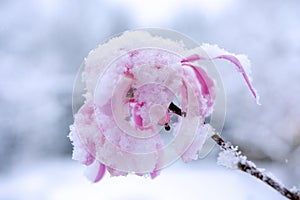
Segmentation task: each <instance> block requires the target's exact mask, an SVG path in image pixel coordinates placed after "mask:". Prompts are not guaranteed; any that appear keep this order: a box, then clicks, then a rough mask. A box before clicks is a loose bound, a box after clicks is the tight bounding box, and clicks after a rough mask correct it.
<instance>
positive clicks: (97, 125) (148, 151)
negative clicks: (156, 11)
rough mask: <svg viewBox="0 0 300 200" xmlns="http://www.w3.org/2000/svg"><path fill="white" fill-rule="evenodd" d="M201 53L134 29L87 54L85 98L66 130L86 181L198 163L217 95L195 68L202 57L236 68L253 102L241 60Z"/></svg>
mask: <svg viewBox="0 0 300 200" xmlns="http://www.w3.org/2000/svg"><path fill="white" fill-rule="evenodd" d="M201 48H202V50H204V51H191V50H187V49H186V47H185V46H184V45H183V44H182V43H180V42H176V41H172V40H169V39H164V38H162V37H158V36H153V35H151V34H149V33H148V32H146V31H132V32H125V33H124V34H123V35H121V36H120V37H118V38H113V39H111V40H110V41H109V42H108V43H106V44H103V45H102V46H99V47H98V48H97V49H95V50H94V51H92V52H91V53H90V54H89V56H88V57H87V59H86V60H85V63H84V70H83V73H82V75H83V81H84V83H85V85H86V91H85V94H84V97H85V99H86V100H85V102H84V104H83V105H82V106H81V108H80V109H79V110H78V112H77V113H76V114H75V115H74V124H73V125H72V126H71V132H70V139H71V141H72V142H73V146H74V150H73V159H75V160H78V161H80V162H81V163H82V164H84V165H86V166H87V168H86V176H87V177H88V179H89V180H91V181H92V182H97V181H99V180H101V178H102V177H103V176H104V173H105V171H108V172H109V173H110V174H111V175H112V176H126V175H127V174H128V173H135V174H136V175H148V174H149V175H150V176H151V177H152V178H155V177H156V176H157V175H158V174H159V172H160V170H161V169H162V168H164V167H166V166H167V165H169V164H171V163H172V162H174V161H176V160H177V159H178V158H179V157H181V158H182V160H183V161H184V162H190V161H191V160H195V159H197V158H198V153H199V152H200V151H201V149H202V147H203V145H204V143H205V141H206V139H207V137H208V136H209V135H210V134H211V133H212V132H213V131H214V130H213V127H211V125H210V124H208V123H204V122H205V118H207V117H210V116H211V115H212V113H213V111H214V103H215V99H216V95H218V94H216V89H215V84H216V82H215V80H214V78H215V77H211V76H210V75H209V73H207V71H206V69H205V66H201V67H200V66H199V65H198V64H199V63H200V61H202V60H206V61H210V62H211V60H212V59H226V60H229V61H230V62H232V63H233V64H235V65H236V67H237V69H238V71H239V72H241V73H242V75H243V77H244V79H245V82H246V83H247V85H248V87H249V89H250V91H251V93H252V94H253V96H254V97H255V98H256V99H257V98H258V97H257V93H256V91H255V90H254V88H253V87H252V85H251V80H250V78H249V76H248V74H247V72H246V70H245V69H244V66H243V62H244V61H246V62H248V61H247V59H245V58H241V57H240V56H235V55H233V54H230V53H228V52H226V51H224V50H221V49H219V48H218V47H217V46H210V45H203V46H202V47H201ZM191 52H193V53H191ZM195 52H196V53H195ZM186 55H188V56H186ZM75 89H76V88H75Z"/></svg>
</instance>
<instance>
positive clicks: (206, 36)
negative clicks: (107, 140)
mask: <svg viewBox="0 0 300 200" xmlns="http://www.w3.org/2000/svg"><path fill="white" fill-rule="evenodd" d="M299 10H300V1H297V0H290V1H282V0H273V1H271V0H265V1H259V0H251V1H250V0H241V1H237V0H184V1H178V0H177V1H176V0H164V1H155V0H143V1H141V0H102V1H101V0H98V1H96V0H91V1H79V0H73V1H71V0H66V1H60V0H40V1H38V0H27V1H21V0H12V1H8V0H1V1H0V60H1V61H0V76H1V79H0V102H1V104H0V111H1V112H0V200H19V199H30V200H31V199H32V200H35V199H49V200H56V199H59V200H61V199H71V198H72V199H105V200H106V199H112V200H116V199H146V200H148V199H183V198H185V197H186V196H187V195H188V199H201V198H203V199H239V200H244V199H275V200H276V199H284V198H283V197H281V196H280V195H278V194H277V193H276V192H274V191H273V190H271V189H269V187H268V186H265V185H264V184H262V183H260V182H259V181H257V180H254V179H253V178H251V177H249V176H248V175H245V174H242V173H241V172H237V171H230V170H226V169H223V168H222V167H219V166H216V152H217V147H216V148H215V150H214V151H213V152H212V153H211V154H210V155H209V156H208V157H207V158H205V159H204V160H200V161H197V162H193V163H190V164H182V163H181V162H180V161H179V162H177V163H176V164H175V165H173V166H171V167H169V168H167V169H166V170H164V171H163V172H162V175H161V176H160V177H158V178H157V179H155V180H150V179H144V178H140V177H135V176H130V177H128V178H110V177H109V176H107V177H105V178H104V179H103V180H102V182H100V183H98V184H95V185H91V184H90V183H88V181H87V180H85V177H83V175H82V171H83V168H82V166H80V165H79V164H78V163H76V162H74V161H72V160H71V159H70V158H71V150H72V149H71V145H70V142H69V140H68V138H67V135H68V131H69V127H68V126H69V124H71V123H72V121H73V119H72V111H71V95H72V86H73V80H74V78H75V75H76V72H77V70H78V68H79V66H80V65H81V63H82V61H83V59H84V57H85V56H87V54H88V52H89V51H90V50H91V49H93V48H95V47H96V46H97V44H99V43H101V42H103V41H104V40H106V39H107V38H109V37H110V36H111V35H113V34H117V33H119V32H122V31H124V30H127V29H133V28H141V27H153V26H154V27H164V28H171V29H175V30H177V31H180V32H182V33H185V34H186V35H188V36H190V37H192V38H194V39H195V40H197V41H198V42H199V43H202V42H204V43H211V44H218V45H219V46H220V47H223V48H225V49H227V50H228V51H231V52H235V53H244V54H247V55H248V56H249V58H250V60H251V61H252V66H253V69H252V71H253V78H254V85H255V86H256V88H257V89H258V91H259V92H260V95H261V103H262V106H257V105H256V104H255V102H254V100H253V99H252V98H251V95H250V93H249V92H248V89H247V87H246V85H245V84H244V83H243V80H242V78H241V77H240V75H239V74H238V73H236V71H235V69H234V67H233V66H231V65H230V64H229V63H227V62H222V61H217V62H216V64H217V65H218V69H219V70H220V72H221V74H222V78H223V81H224V85H225V88H226V93H227V117H226V124H225V127H224V131H223V135H224V137H225V138H227V139H229V140H231V141H232V142H233V143H234V144H238V145H239V146H240V148H241V149H242V150H243V151H244V152H245V153H246V154H247V155H248V156H249V158H250V159H252V160H254V161H255V162H257V163H258V165H259V166H260V167H264V168H267V169H268V170H270V171H272V172H273V173H274V174H276V175H277V177H278V178H280V179H281V180H282V181H283V182H284V183H286V184H287V185H288V186H292V185H296V186H297V187H300V105H299V101H300V56H299V55H300V12H299Z"/></svg>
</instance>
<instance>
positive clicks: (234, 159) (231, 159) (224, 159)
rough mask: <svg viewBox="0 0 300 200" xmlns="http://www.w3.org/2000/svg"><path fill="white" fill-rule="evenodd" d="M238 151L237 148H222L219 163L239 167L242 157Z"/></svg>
mask: <svg viewBox="0 0 300 200" xmlns="http://www.w3.org/2000/svg"><path fill="white" fill-rule="evenodd" d="M236 153H237V148H234V149H228V150H221V151H220V153H219V156H218V160H217V164H218V165H221V166H224V167H226V168H229V169H237V168H238V163H239V162H240V158H239V157H238V156H237V154H236Z"/></svg>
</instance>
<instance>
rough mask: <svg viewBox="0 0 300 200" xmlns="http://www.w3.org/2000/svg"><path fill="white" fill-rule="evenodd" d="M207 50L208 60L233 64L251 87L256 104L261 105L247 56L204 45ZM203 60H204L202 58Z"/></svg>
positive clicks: (215, 46)
mask: <svg viewBox="0 0 300 200" xmlns="http://www.w3.org/2000/svg"><path fill="white" fill-rule="evenodd" d="M201 48H203V49H204V50H205V52H206V53H207V55H208V59H225V60H228V61H230V62H231V63H233V64H234V65H235V66H236V68H237V70H238V71H239V72H240V73H242V75H243V78H244V80H245V82H246V84H247V86H248V87H249V89H250V91H251V93H252V95H253V97H254V98H255V100H256V103H257V104H259V105H260V103H259V95H258V93H257V91H256V90H255V88H254V87H253V86H252V79H251V77H250V74H251V65H250V61H249V59H248V58H247V56H245V55H235V54H233V53H230V52H228V51H226V50H224V49H221V48H219V47H218V46H217V45H209V44H203V45H202V46H201ZM200 59H202V58H200Z"/></svg>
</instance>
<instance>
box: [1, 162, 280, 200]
mask: <svg viewBox="0 0 300 200" xmlns="http://www.w3.org/2000/svg"><path fill="white" fill-rule="evenodd" d="M82 170H83V167H82V166H81V165H80V164H78V163H76V162H74V161H71V160H67V159H61V160H47V161H42V162H36V163H32V164H30V165H24V166H20V167H15V168H14V169H13V171H12V172H10V173H8V174H5V175H4V174H2V175H0V188H1V190H0V199H1V200H2V199H3V200H4V199H5V200H8V199H9V200H21V199H26V200H38V199H44V200H65V199H73V200H77V199H78V200H80V199H89V200H93V199H95V200H96V199H102V200H117V199H122V200H124V199H125V200H126V199H146V200H148V199H149V200H150V199H151V200H156V199H173V200H177V199H178V200H181V199H186V198H188V199H191V200H196V199H197V200H198V199H209V200H219V199H230V200H247V199H256V200H260V199H261V200H264V199H272V200H283V199H284V198H283V197H282V196H281V195H280V194H278V193H277V192H276V191H273V190H272V189H270V188H269V187H268V186H266V185H265V184H264V183H261V182H259V181H257V180H255V179H253V178H252V177H250V176H247V175H245V174H244V173H240V172H239V171H236V170H226V169H225V168H223V167H218V166H216V164H215V162H214V160H206V161H205V162H203V161H199V162H194V163H192V164H189V165H188V164H183V163H181V162H177V163H176V164H174V165H172V166H171V167H168V168H167V169H165V170H164V171H163V172H162V174H161V175H160V176H159V177H157V178H156V179H154V180H152V179H150V178H144V177H137V176H134V175H128V176H127V177H110V176H109V175H108V174H107V175H106V176H105V177H104V178H103V180H102V181H101V182H99V183H96V184H91V183H90V182H89V181H87V180H86V178H85V177H84V176H83V175H82V173H81V172H82Z"/></svg>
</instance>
